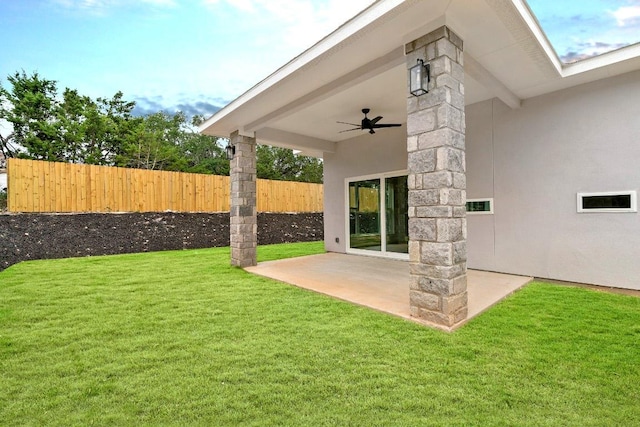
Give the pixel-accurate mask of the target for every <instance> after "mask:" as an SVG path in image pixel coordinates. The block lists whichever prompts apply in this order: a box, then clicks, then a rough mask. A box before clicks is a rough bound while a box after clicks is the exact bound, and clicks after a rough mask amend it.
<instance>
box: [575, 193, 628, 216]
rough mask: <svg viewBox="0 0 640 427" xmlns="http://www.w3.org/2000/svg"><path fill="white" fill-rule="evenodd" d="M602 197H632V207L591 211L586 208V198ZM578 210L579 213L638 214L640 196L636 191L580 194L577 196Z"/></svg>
mask: <svg viewBox="0 0 640 427" xmlns="http://www.w3.org/2000/svg"><path fill="white" fill-rule="evenodd" d="M600 196H630V207H628V208H596V209H589V208H586V209H585V208H584V207H583V206H584V204H583V203H582V201H583V200H584V198H585V197H600ZM576 203H577V205H576V208H577V212H578V213H603V212H609V213H634V212H638V196H637V192H636V191H635V190H625V191H599V192H578V193H577V196H576Z"/></svg>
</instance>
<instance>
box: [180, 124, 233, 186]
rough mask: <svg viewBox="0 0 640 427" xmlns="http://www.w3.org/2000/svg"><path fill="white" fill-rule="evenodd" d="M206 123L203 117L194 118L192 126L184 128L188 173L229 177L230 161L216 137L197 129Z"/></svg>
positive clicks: (183, 145)
mask: <svg viewBox="0 0 640 427" xmlns="http://www.w3.org/2000/svg"><path fill="white" fill-rule="evenodd" d="M203 121H204V118H203V117H202V116H198V115H196V116H194V117H193V119H192V120H191V124H190V126H186V124H185V126H184V128H185V133H186V135H185V138H184V140H183V142H182V146H181V150H182V155H183V156H184V157H185V159H186V160H187V169H186V170H187V172H193V173H211V174H214V175H229V166H230V165H229V160H227V157H226V153H225V151H224V149H223V148H222V147H221V146H220V144H219V142H220V141H219V139H218V138H217V137H215V136H208V135H202V134H200V133H198V129H197V127H198V126H199V125H200V124H201V123H202V122H203Z"/></svg>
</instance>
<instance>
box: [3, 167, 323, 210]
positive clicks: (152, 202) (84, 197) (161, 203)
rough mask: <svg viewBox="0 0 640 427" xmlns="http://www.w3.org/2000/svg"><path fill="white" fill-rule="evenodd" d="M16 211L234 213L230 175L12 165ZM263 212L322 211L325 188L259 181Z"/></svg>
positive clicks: (12, 204)
mask: <svg viewBox="0 0 640 427" xmlns="http://www.w3.org/2000/svg"><path fill="white" fill-rule="evenodd" d="M7 174H8V209H9V211H10V212H163V211H167V210H168V211H174V212H228V211H229V209H230V201H231V188H230V181H229V177H228V176H219V175H204V174H193V173H181V172H168V171H151V170H143V169H126V168H116V167H108V166H96V165H79V164H70V163H59V162H45V161H40V160H28V159H9V161H8V169H7ZM256 197H257V208H258V211H259V212H322V198H323V191H322V184H309V183H303V182H287V181H273V180H266V179H258V180H257V189H256Z"/></svg>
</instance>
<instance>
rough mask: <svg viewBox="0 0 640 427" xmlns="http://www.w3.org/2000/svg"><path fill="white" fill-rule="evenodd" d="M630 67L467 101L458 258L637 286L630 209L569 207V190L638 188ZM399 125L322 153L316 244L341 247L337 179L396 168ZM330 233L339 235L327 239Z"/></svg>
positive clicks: (639, 226)
mask: <svg viewBox="0 0 640 427" xmlns="http://www.w3.org/2000/svg"><path fill="white" fill-rule="evenodd" d="M638 99H640V72H634V73H629V74H625V75H622V76H618V77H613V78H609V79H604V80H601V81H598V82H595V83H589V84H586V85H582V86H577V87H574V88H571V89H568V90H564V91H560V92H556V93H553V94H551V95H545V96H541V97H537V98H532V99H528V100H525V101H524V102H523V104H522V107H521V108H519V109H510V108H509V107H507V106H506V105H504V104H503V103H502V102H500V101H498V100H490V101H485V102H481V103H477V104H474V105H470V106H467V109H466V124H467V129H466V134H467V152H466V160H467V197H468V198H483V197H492V198H493V199H494V203H495V206H494V209H495V213H494V214H493V215H469V216H468V218H467V224H468V241H467V244H468V266H469V267H470V268H476V269H483V270H492V271H499V272H505V273H515V274H525V275H532V276H538V277H547V278H553V279H558V280H568V281H577V282H585V283H594V284H600V285H608V286H616V287H624V288H631V289H640V214H639V213H584V214H579V213H577V212H576V193H577V192H598V191H617V190H636V191H639V192H640V166H639V165H640V120H639V119H638V117H640V103H639V102H638ZM405 132H406V129H405V128H404V127H402V128H400V129H389V130H385V131H380V132H378V133H376V134H375V135H369V134H363V135H361V136H360V137H358V138H355V139H352V140H348V141H344V142H340V143H338V149H337V151H336V153H334V154H330V155H327V156H326V157H325V240H326V247H327V250H329V251H335V252H344V251H345V246H344V240H345V239H344V237H345V213H344V211H345V209H344V180H345V178H347V177H354V176H362V175H368V174H375V173H382V172H388V171H395V170H403V169H405V168H406V137H405ZM336 237H338V238H339V239H340V242H339V243H336V242H335V238H336Z"/></svg>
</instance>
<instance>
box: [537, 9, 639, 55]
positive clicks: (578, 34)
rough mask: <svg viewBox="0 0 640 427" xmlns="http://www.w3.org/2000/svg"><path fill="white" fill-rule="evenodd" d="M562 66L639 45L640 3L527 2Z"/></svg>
mask: <svg viewBox="0 0 640 427" xmlns="http://www.w3.org/2000/svg"><path fill="white" fill-rule="evenodd" d="M528 3H529V7H530V8H531V10H532V11H533V12H534V14H535V15H536V17H537V19H538V22H539V23H540V26H541V27H542V29H543V30H544V32H545V33H546V35H547V38H548V39H549V41H550V42H551V44H552V45H553V46H554V49H555V50H556V53H557V54H558V56H559V57H560V59H561V60H562V61H563V62H565V63H571V62H575V61H579V60H581V59H585V58H588V57H591V56H595V55H599V54H602V53H605V52H609V51H611V50H615V49H619V48H621V47H624V46H627V45H629V44H634V43H638V42H640V0H528Z"/></svg>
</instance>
